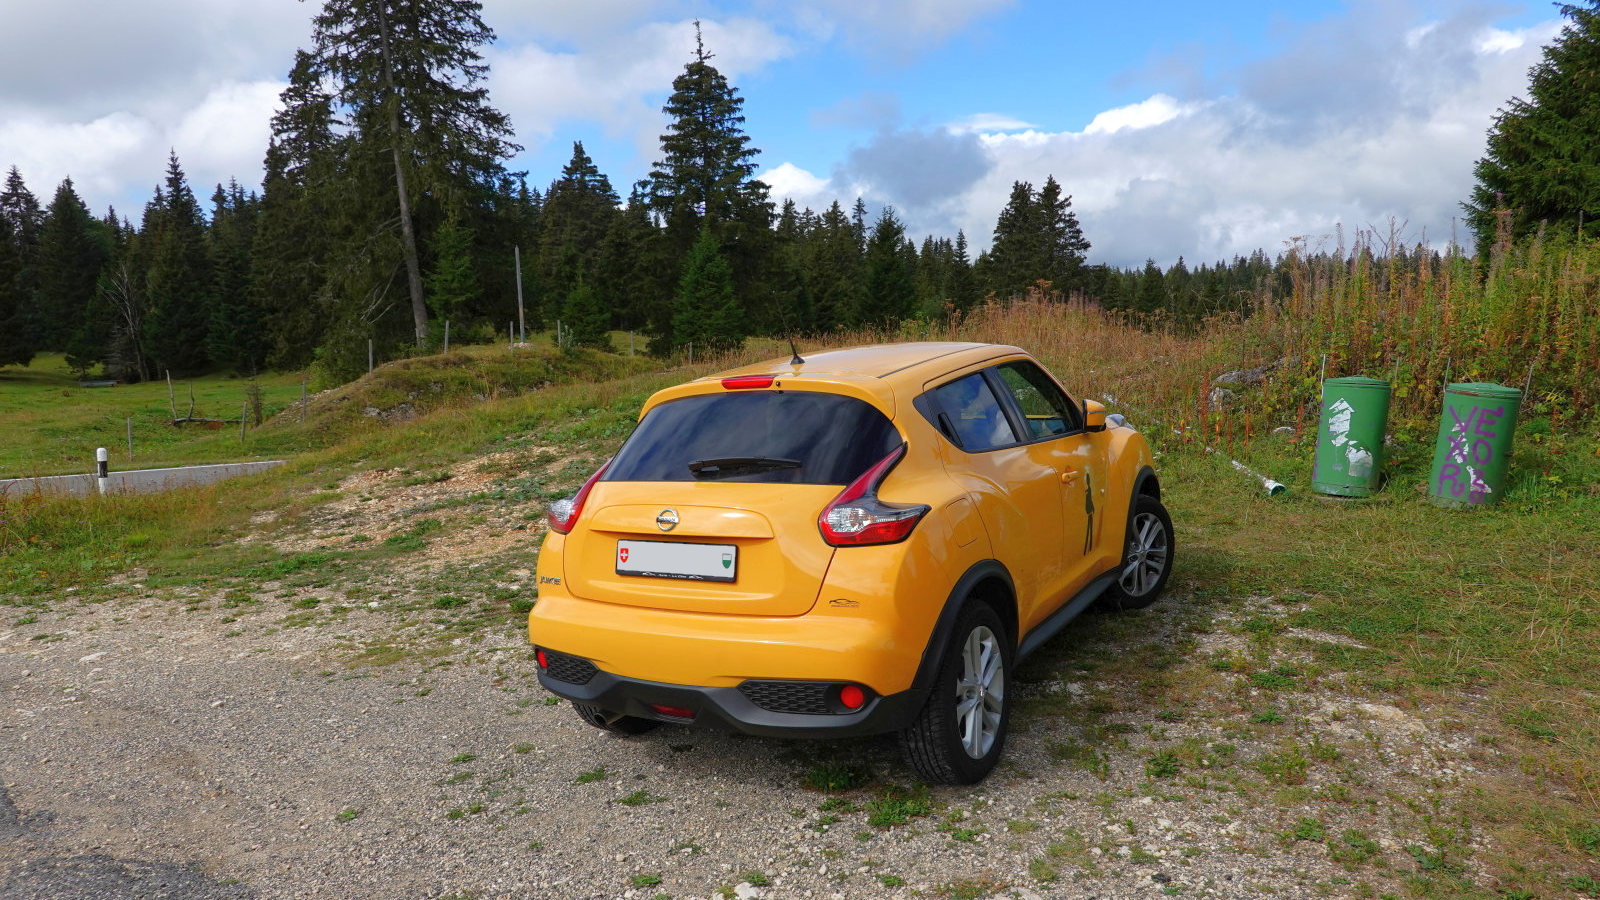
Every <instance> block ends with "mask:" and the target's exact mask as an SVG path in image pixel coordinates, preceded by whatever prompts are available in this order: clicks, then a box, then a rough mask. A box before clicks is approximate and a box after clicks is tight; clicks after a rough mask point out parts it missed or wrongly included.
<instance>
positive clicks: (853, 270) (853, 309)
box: [807, 200, 866, 331]
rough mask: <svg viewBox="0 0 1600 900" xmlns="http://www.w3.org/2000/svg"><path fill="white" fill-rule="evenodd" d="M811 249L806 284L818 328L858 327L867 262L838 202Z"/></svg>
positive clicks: (825, 214) (824, 217) (825, 215)
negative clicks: (812, 300)
mask: <svg viewBox="0 0 1600 900" xmlns="http://www.w3.org/2000/svg"><path fill="white" fill-rule="evenodd" d="M811 247H812V256H811V261H810V266H809V277H808V278H807V281H808V282H809V284H810V286H811V294H812V297H813V299H814V303H815V309H816V318H815V322H816V328H817V329H818V330H819V331H831V330H833V329H835V328H840V327H846V326H850V325H855V324H857V323H858V321H859V317H860V314H861V311H862V307H863V304H864V303H865V292H866V288H865V282H866V261H865V260H864V259H863V256H862V251H861V245H860V244H859V243H858V242H857V241H856V232H855V228H854V227H853V226H852V224H851V222H850V219H849V217H848V216H846V215H845V212H844V209H843V208H842V207H841V206H840V205H839V201H837V200H835V201H833V205H831V206H829V207H828V209H827V210H826V211H825V212H823V214H822V220H821V222H819V223H818V225H817V230H816V232H815V234H814V235H813V236H812V239H811Z"/></svg>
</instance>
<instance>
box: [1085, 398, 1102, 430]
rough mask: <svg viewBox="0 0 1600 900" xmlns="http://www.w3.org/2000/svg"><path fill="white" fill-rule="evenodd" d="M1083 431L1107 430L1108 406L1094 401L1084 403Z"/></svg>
mask: <svg viewBox="0 0 1600 900" xmlns="http://www.w3.org/2000/svg"><path fill="white" fill-rule="evenodd" d="M1083 430H1085V431H1088V432H1091V433H1093V432H1099V431H1105V430H1106V406H1105V404H1104V403H1099V402H1097V401H1094V400H1085V401H1083Z"/></svg>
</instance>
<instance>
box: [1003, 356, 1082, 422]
mask: <svg viewBox="0 0 1600 900" xmlns="http://www.w3.org/2000/svg"><path fill="white" fill-rule="evenodd" d="M995 371H996V372H997V373H999V375H1000V380H1001V381H1002V382H1003V383H1004V384H1005V386H1006V389H1007V390H1008V391H1010V392H1011V396H1012V398H1014V399H1015V400H1016V401H1017V408H1018V409H1020V410H1021V411H1022V418H1023V422H1024V423H1025V424H1026V425H1027V428H1028V437H1027V439H1028V440H1030V441H1032V440H1037V439H1039V438H1044V437H1052V436H1054V435H1058V434H1067V433H1068V432H1072V431H1077V430H1078V429H1079V428H1080V427H1081V425H1080V423H1079V421H1078V415H1079V414H1078V408H1077V407H1076V406H1074V405H1072V401H1070V400H1068V399H1067V395H1066V394H1063V393H1061V389H1060V388H1058V387H1056V383H1055V382H1054V381H1051V380H1050V376H1049V375H1046V374H1045V373H1044V370H1042V369H1040V368H1039V367H1038V366H1036V365H1034V364H1033V363H1031V362H1026V361H1022V360H1019V361H1017V362H1008V363H1006V364H1005V365H1002V366H1000V367H999V368H997V369H996V370H995Z"/></svg>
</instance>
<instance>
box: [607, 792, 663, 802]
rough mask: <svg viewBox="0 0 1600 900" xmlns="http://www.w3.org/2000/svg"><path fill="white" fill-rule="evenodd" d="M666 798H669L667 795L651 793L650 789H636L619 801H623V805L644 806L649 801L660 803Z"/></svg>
mask: <svg viewBox="0 0 1600 900" xmlns="http://www.w3.org/2000/svg"><path fill="white" fill-rule="evenodd" d="M665 799H667V798H665V797H657V796H656V795H654V794H652V793H650V792H649V791H643V790H640V791H634V792H633V793H631V794H629V795H628V796H626V797H623V798H622V799H621V800H618V801H617V802H618V803H621V804H622V805H623V806H644V805H646V804H648V803H660V802H661V801H663V800H665Z"/></svg>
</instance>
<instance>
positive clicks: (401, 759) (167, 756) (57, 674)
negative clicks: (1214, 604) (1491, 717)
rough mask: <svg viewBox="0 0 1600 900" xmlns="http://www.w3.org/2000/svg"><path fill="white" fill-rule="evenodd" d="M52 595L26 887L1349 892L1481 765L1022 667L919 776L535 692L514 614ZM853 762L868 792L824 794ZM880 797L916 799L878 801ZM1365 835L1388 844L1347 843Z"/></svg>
mask: <svg viewBox="0 0 1600 900" xmlns="http://www.w3.org/2000/svg"><path fill="white" fill-rule="evenodd" d="M135 610H143V611H144V613H143V615H144V616H145V617H141V616H140V614H139V613H137V612H135V613H134V614H132V615H130V614H129V613H130V612H132V611H135ZM51 615H52V614H44V615H42V616H41V617H40V618H41V621H39V622H36V623H33V624H32V625H30V626H28V627H26V628H17V629H11V630H8V631H5V632H0V686H3V690H4V694H5V697H4V713H3V716H0V760H3V762H4V769H3V773H4V786H5V789H6V792H7V794H8V795H9V799H8V801H6V802H4V803H0V895H4V896H6V897H13V896H17V897H26V896H39V897H45V896H73V895H77V896H96V897H98V896H137V897H143V896H150V897H164V896H174V897H177V896H198V897H238V896H261V897H327V896H366V897H408V898H409V897H440V896H450V895H454V896H457V897H502V896H508V897H627V898H633V897H638V898H648V897H653V896H655V895H657V894H658V893H666V894H670V895H672V896H675V897H686V896H689V897H709V896H712V895H713V894H714V893H715V892H716V891H718V890H719V889H721V888H723V887H724V886H727V887H730V888H732V889H733V890H734V891H736V892H737V891H740V890H742V891H743V895H744V896H769V897H837V896H844V897H860V896H893V897H899V896H907V897H909V896H917V895H919V894H924V895H925V894H929V893H938V892H941V891H942V892H944V893H945V894H946V895H948V896H966V897H978V896H988V895H990V894H999V895H1000V896H1009V895H1011V894H1012V893H1013V891H1014V892H1015V893H1016V894H1017V895H1018V896H1023V897H1026V896H1029V894H1030V892H1031V893H1032V894H1034V895H1038V896H1052V897H1053V896H1061V897H1088V896H1098V897H1159V896H1169V895H1174V894H1177V893H1180V892H1181V893H1182V894H1184V895H1190V896H1207V895H1212V896H1240V895H1244V894H1248V893H1255V892H1258V891H1263V892H1265V891H1268V890H1270V892H1271V893H1273V894H1274V896H1279V897H1318V896H1357V895H1358V894H1357V892H1358V891H1361V890H1362V888H1361V886H1360V885H1361V883H1363V882H1365V883H1367V884H1369V885H1372V886H1376V887H1378V888H1380V889H1381V888H1383V886H1384V885H1385V884H1387V883H1388V882H1389V881H1391V880H1393V879H1394V878H1395V877H1396V876H1397V871H1396V869H1395V868H1394V867H1396V866H1398V867H1400V868H1401V869H1402V870H1403V869H1405V868H1406V866H1405V865H1403V864H1402V863H1409V862H1410V860H1409V858H1408V851H1406V850H1403V849H1402V848H1403V847H1405V846H1407V845H1415V844H1419V843H1420V844H1425V843H1426V842H1425V840H1424V839H1423V838H1422V836H1421V835H1420V833H1407V829H1408V828H1411V827H1412V826H1413V825H1414V824H1415V822H1414V819H1413V816H1412V814H1411V813H1409V812H1407V811H1406V810H1407V806H1406V805H1405V803H1404V802H1403V801H1404V800H1405V798H1407V797H1415V798H1421V799H1426V798H1428V797H1430V796H1435V795H1439V796H1442V794H1441V792H1444V793H1448V790H1449V785H1452V784H1455V783H1456V782H1457V780H1458V779H1459V777H1460V776H1461V774H1462V773H1470V772H1471V771H1472V768H1473V765H1474V764H1473V762H1472V761H1471V759H1470V758H1469V757H1470V756H1471V755H1472V753H1473V750H1472V748H1471V746H1470V745H1471V741H1470V739H1469V738H1468V736H1465V735H1459V734H1456V735H1452V734H1451V733H1449V732H1446V733H1443V734H1438V733H1436V732H1435V731H1434V730H1432V729H1430V728H1429V727H1428V726H1426V725H1425V724H1423V722H1422V720H1420V719H1418V718H1416V717H1414V716H1412V715H1409V714H1408V713H1406V712H1403V711H1401V710H1400V709H1398V708H1397V707H1395V706H1392V705H1388V704H1383V703H1378V702H1371V701H1369V700H1365V699H1359V698H1355V697H1350V698H1346V697H1341V696H1340V695H1338V693H1337V692H1335V691H1331V690H1324V691H1319V692H1309V691H1298V692H1293V693H1289V694H1284V695H1280V696H1278V698H1277V700H1278V703H1277V706H1276V707H1275V708H1277V709H1283V710H1285V712H1284V713H1282V714H1281V715H1284V716H1294V717H1296V718H1297V719H1298V720H1300V721H1301V723H1302V724H1301V725H1300V726H1299V727H1298V728H1297V733H1298V735H1299V736H1298V737H1297V738H1296V739H1295V740H1296V741H1297V744H1296V746H1299V747H1301V748H1306V747H1309V748H1310V750H1308V751H1306V752H1305V753H1304V754H1302V755H1301V758H1300V760H1299V762H1298V763H1296V762H1294V760H1293V758H1292V757H1291V758H1290V759H1289V760H1288V761H1287V762H1285V763H1284V766H1285V767H1286V769H1287V770H1288V771H1289V772H1290V775H1289V776H1287V777H1285V778H1284V779H1282V781H1281V783H1277V782H1274V780H1273V779H1272V778H1271V777H1270V776H1269V775H1266V774H1263V773H1266V772H1267V771H1268V769H1269V768H1270V767H1267V766H1261V765H1257V766H1256V767H1254V768H1251V767H1249V766H1248V765H1247V764H1246V763H1245V762H1244V761H1245V760H1248V759H1252V758H1255V759H1259V758H1262V757H1273V756H1274V754H1279V755H1288V751H1284V750H1281V749H1279V748H1280V747H1281V746H1283V743H1282V741H1281V740H1280V739H1279V737H1278V736H1277V735H1274V734H1272V733H1270V732H1271V731H1272V729H1273V725H1272V724H1270V723H1269V724H1266V725H1262V724H1251V725H1243V724H1241V722H1244V721H1249V718H1248V717H1245V716H1242V715H1238V714H1233V713H1231V712H1229V711H1228V707H1229V704H1230V703H1231V702H1232V700H1231V699H1230V700H1228V701H1227V702H1224V703H1223V704H1222V705H1221V706H1220V707H1218V710H1219V711H1218V712H1217V713H1216V714H1214V715H1212V714H1210V713H1208V714H1207V715H1206V716H1200V715H1189V716H1186V717H1185V720H1184V721H1181V722H1169V721H1165V720H1163V719H1162V718H1160V717H1159V715H1158V713H1157V711H1156V710H1155V709H1154V708H1153V707H1151V706H1145V707H1143V708H1142V709H1141V708H1138V707H1135V708H1131V709H1130V708H1127V707H1119V709H1118V713H1117V714H1116V715H1115V716H1114V717H1113V718H1115V719H1116V720H1117V721H1116V722H1113V723H1111V725H1110V727H1106V726H1100V731H1099V733H1100V734H1101V735H1102V736H1104V735H1110V737H1109V738H1107V739H1105V740H1104V741H1103V742H1102V743H1101V745H1100V746H1099V747H1098V748H1096V747H1091V746H1088V745H1087V744H1085V743H1082V741H1083V729H1082V728H1081V727H1080V726H1078V725H1075V724H1074V719H1077V718H1080V717H1074V716H1072V715H1071V712H1072V710H1073V709H1081V710H1087V711H1089V714H1092V712H1093V709H1094V704H1095V698H1096V695H1099V694H1113V695H1114V694H1119V693H1122V691H1123V689H1127V688H1130V687H1131V688H1134V689H1136V688H1137V686H1136V685H1128V684H1117V683H1098V684H1097V683H1094V682H1081V683H1080V682H1072V681H1067V682H1062V681H1058V680H1053V679H1052V677H1051V676H1053V675H1055V674H1057V673H1056V672H1053V671H1049V666H1048V665H1035V664H1033V663H1032V662H1030V664H1029V665H1028V666H1026V667H1024V668H1023V669H1022V671H1021V672H1020V673H1019V675H1020V677H1021V678H1023V679H1030V680H1029V681H1028V682H1027V683H1024V684H1023V685H1021V686H1020V689H1021V691H1022V694H1023V697H1024V700H1025V702H1024V704H1023V706H1021V707H1019V716H1018V725H1019V726H1020V730H1019V732H1018V733H1017V734H1016V735H1015V736H1014V738H1013V742H1012V744H1011V746H1010V747H1009V748H1008V751H1007V754H1008V756H1007V760H1006V763H1005V765H1004V766H1003V768H1002V769H1001V770H999V771H998V772H997V774H996V775H995V776H994V777H993V778H991V779H990V780H989V781H988V782H987V783H985V784H983V785H981V786H977V787H972V788H934V789H932V790H929V791H927V792H926V793H925V794H924V793H922V792H920V791H919V790H918V789H917V788H916V787H915V786H913V785H911V784H910V781H909V779H910V775H909V773H908V772H907V771H906V770H905V769H904V768H903V767H902V766H901V764H900V763H899V761H898V759H897V757H896V755H895V751H894V746H893V742H892V741H890V740H876V741H851V742H830V743H785V742H778V741H768V740H762V739H753V738H745V737H739V736H727V735H715V734H708V733H702V732H697V731H690V730H683V729H676V728H662V729H661V730H659V731H657V732H655V733H652V734H649V735H645V736H641V737H636V738H628V739H618V738H614V737H612V736H609V735H605V734H602V733H600V732H597V731H595V730H593V729H590V728H589V727H587V726H585V725H583V724H582V723H581V722H580V721H579V720H578V719H577V718H576V717H575V716H573V715H572V714H571V713H570V711H569V710H567V709H566V708H565V707H564V706H559V705H554V706H553V705H547V704H546V703H545V700H546V695H545V694H543V693H542V691H540V689H539V688H538V687H537V686H536V685H535V684H534V683H533V682H532V681H531V679H530V675H531V671H530V664H529V663H528V662H527V660H526V651H525V648H524V647H523V646H522V645H521V644H520V643H519V642H518V640H517V638H518V637H520V635H517V634H516V633H515V632H510V631H509V630H508V631H507V632H506V633H502V634H498V635H496V636H494V638H493V639H491V640H490V641H489V642H486V643H485V644H480V645H478V646H477V647H475V650H474V654H473V659H472V660H464V661H462V662H460V663H459V664H455V665H448V666H442V667H441V666H438V665H437V664H434V665H432V666H424V665H422V664H420V663H416V662H401V663H397V664H395V665H393V666H388V667H384V668H382V669H378V670H371V669H350V668H347V667H346V666H345V665H344V664H343V660H342V658H341V651H340V650H339V649H338V647H339V640H338V637H337V635H336V634H334V633H333V632H324V631H317V630H310V629H302V630H299V631H297V632H292V633H291V632H290V631H289V630H284V631H279V632H276V633H275V634H272V635H269V636H263V635H260V634H255V633H252V632H250V631H247V632H246V633H245V634H239V635H236V636H235V637H233V638H222V637H219V636H218V635H219V632H220V631H221V629H220V627H216V626H213V625H212V623H211V622H209V621H204V620H201V619H200V617H197V616H194V615H190V616H188V617H187V618H185V619H181V620H179V619H175V618H174V616H173V615H162V614H161V613H160V610H159V607H157V606H154V605H153V604H148V603H147V604H142V605H140V604H128V605H119V604H116V603H109V604H101V605H99V606H96V607H94V608H91V609H88V610H85V611H83V612H80V613H79V614H78V615H75V616H72V617H62V618H61V619H58V620H54V621H50V620H49V619H50V618H51ZM373 615H374V616H377V615H380V614H379V613H374V614H373ZM1174 615H1175V614H1173V613H1171V612H1168V613H1166V614H1165V617H1166V618H1172V617H1174ZM1163 618H1164V614H1163V613H1162V612H1161V611H1159V610H1156V611H1152V612H1151V613H1148V614H1146V615H1145V616H1144V619H1145V621H1143V622H1141V623H1140V624H1141V627H1140V628H1139V629H1138V631H1139V632H1141V634H1142V637H1141V641H1142V640H1146V639H1147V638H1148V635H1149V634H1150V633H1151V630H1152V629H1155V630H1156V631H1157V632H1159V631H1160V630H1161V626H1162V625H1163ZM117 619H120V620H121V621H120V622H119V621H114V620H117ZM368 624H369V625H370V624H371V623H368ZM179 625H181V626H183V627H178V626H179ZM36 634H44V635H49V636H50V637H51V638H55V639H51V640H33V639H32V637H33V636H34V635H36ZM1236 640H1239V638H1238V637H1237V636H1235V635H1233V634H1231V633H1230V632H1228V631H1226V630H1218V631H1215V632H1212V633H1210V634H1209V635H1205V636H1202V639H1201V641H1200V647H1199V648H1198V649H1197V650H1196V655H1198V656H1205V655H1206V654H1208V653H1209V654H1212V655H1211V656H1210V657H1209V658H1217V657H1216V653H1217V652H1218V650H1219V648H1220V650H1221V652H1227V651H1228V648H1227V647H1226V646H1224V645H1226V644H1227V643H1228V642H1230V641H1236ZM1208 641H1209V642H1211V643H1212V644H1215V645H1218V646H1206V645H1207V642H1208ZM1055 664H1059V660H1056V661H1055ZM1196 672H1197V673H1198V674H1202V675H1204V676H1206V677H1211V676H1215V677H1217V678H1221V679H1227V678H1230V677H1232V676H1230V675H1228V674H1226V673H1217V672H1216V671H1215V669H1212V668H1210V667H1197V668H1196ZM1170 689H1171V690H1173V691H1177V692H1184V691H1186V690H1188V689H1187V688H1185V687H1184V686H1183V685H1181V684H1177V685H1173V686H1171V687H1170ZM1318 694H1321V695H1320V696H1319V695H1318ZM1058 699H1059V700H1061V701H1062V702H1065V703H1068V704H1078V705H1076V706H1067V707H1064V708H1063V711H1064V712H1065V715H1059V716H1058V715H1053V714H1052V710H1051V707H1050V703H1051V702H1052V701H1054V700H1058ZM1028 700H1032V701H1033V703H1032V706H1031V707H1030V705H1029V704H1028V703H1027V702H1026V701H1028ZM529 701H531V702H529ZM1169 718H1170V716H1169ZM1269 718H1270V717H1269ZM1280 727H1281V726H1280ZM1262 732H1267V733H1262ZM1224 742H1225V743H1224ZM1319 747H1320V748H1325V749H1322V750H1318V749H1317V748H1319ZM1163 752H1165V753H1166V754H1167V756H1166V759H1167V762H1166V763H1165V766H1166V768H1163V763H1162V762H1161V760H1162V757H1161V754H1162V753H1163ZM1319 754H1320V755H1319ZM1233 760H1239V762H1238V763H1234V762H1232V761H1233ZM1324 760H1325V761H1324ZM1296 765H1298V766H1299V772H1300V774H1299V775H1298V776H1296V775H1295V774H1293V773H1294V769H1295V766H1296ZM1168 769H1170V770H1172V771H1168ZM1211 771H1214V772H1216V773H1217V775H1218V776H1221V780H1218V781H1216V782H1215V783H1214V784H1211V785H1207V784H1206V783H1205V781H1206V780H1207V777H1208V775H1207V773H1208V772H1211ZM819 772H820V773H821V776H820V781H819V775H818V773H819ZM1229 773H1238V774H1239V775H1240V776H1241V777H1239V778H1234V779H1233V780H1232V783H1230V782H1229V780H1228V777H1227V776H1228V774H1229ZM1196 775H1199V777H1198V778H1197V777H1196ZM834 777H837V781H836V784H837V785H853V786H852V787H850V789H847V790H844V791H842V792H840V793H836V794H828V793H823V792H821V791H817V790H813V789H811V788H809V787H808V786H807V783H808V780H809V781H810V783H811V784H813V785H815V784H819V783H820V784H823V785H826V783H827V781H828V780H829V779H830V778H834ZM1257 783H1259V784H1257ZM896 785H898V786H901V787H904V788H906V791H905V792H904V794H903V795H901V796H900V802H899V803H898V804H896V803H895V802H893V801H894V800H895V799H896V794H895V792H894V789H893V786H896ZM885 799H887V800H889V801H890V802H888V803H885V802H883V801H884V800H885ZM1413 805H1415V804H1413ZM825 806H826V807H827V809H822V808H821V807H825ZM884 809H887V810H888V812H889V819H891V820H892V819H893V818H895V815H894V813H895V812H897V811H898V812H900V813H902V814H903V815H904V816H905V817H904V819H903V821H900V822H898V823H896V824H887V825H876V826H875V825H872V824H869V817H870V816H871V815H872V814H873V813H874V812H881V811H882V810H884ZM919 812H920V813H925V814H923V815H917V813H919ZM1304 821H1313V822H1317V823H1318V824H1317V825H1316V826H1315V827H1307V828H1305V829H1304V832H1303V833H1300V834H1299V836H1298V837H1296V836H1295V835H1296V831H1295V830H1296V829H1297V828H1299V827H1301V824H1302V822H1304ZM1352 828H1353V829H1357V830H1359V831H1360V832H1361V833H1362V835H1363V838H1362V840H1367V841H1370V842H1371V843H1370V846H1368V845H1366V844H1360V845H1348V846H1347V845H1346V844H1344V843H1341V837H1340V836H1341V835H1342V834H1343V833H1344V832H1345V831H1346V830H1347V829H1352ZM1319 829H1320V831H1319ZM1341 848H1345V851H1344V855H1345V856H1346V857H1359V858H1358V859H1355V861H1354V862H1353V863H1352V862H1351V861H1350V860H1349V859H1346V860H1345V861H1344V862H1341V861H1340V860H1339V859H1338V858H1336V857H1337V856H1338V855H1339V852H1340V849H1341ZM1424 849H1426V848H1424ZM657 878H659V881H656V880H655V879H657ZM763 882H765V884H763ZM68 884H74V885H77V886H78V887H77V888H75V890H76V891H77V893H76V894H72V893H65V892H63V891H62V890H60V888H61V887H62V886H63V885H68ZM161 891H167V893H161Z"/></svg>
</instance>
